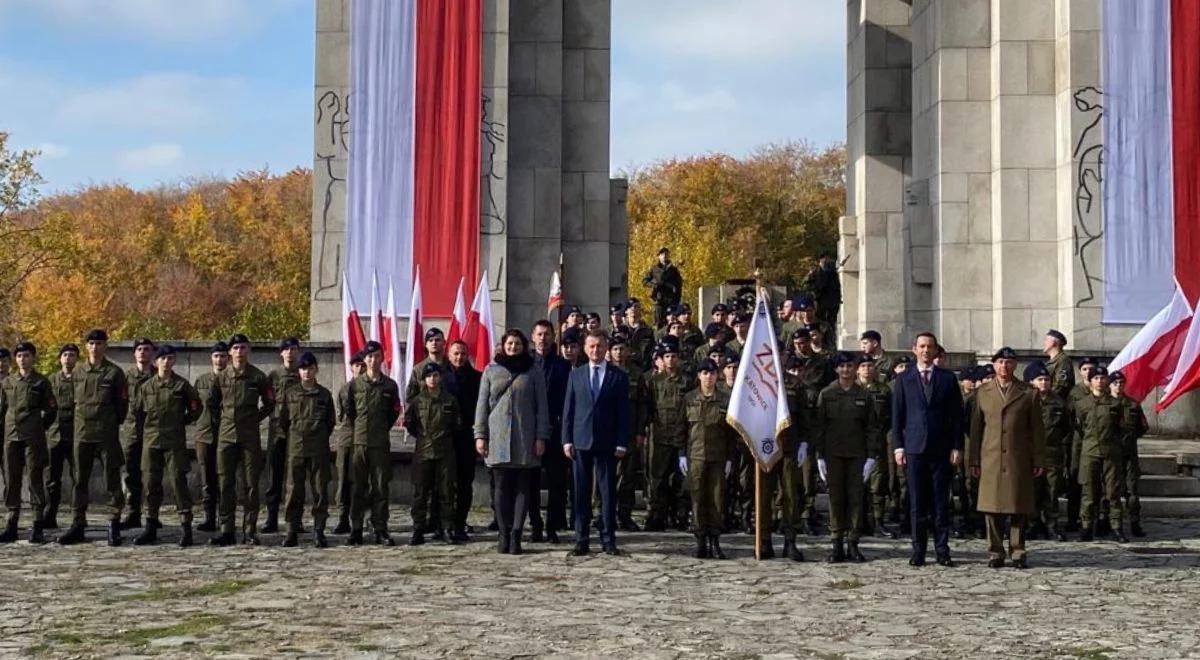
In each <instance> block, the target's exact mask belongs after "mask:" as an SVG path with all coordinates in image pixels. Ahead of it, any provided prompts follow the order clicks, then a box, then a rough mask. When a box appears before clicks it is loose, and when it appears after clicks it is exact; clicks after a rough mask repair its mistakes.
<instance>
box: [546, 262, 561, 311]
mask: <svg viewBox="0 0 1200 660" xmlns="http://www.w3.org/2000/svg"><path fill="white" fill-rule="evenodd" d="M562 304H563V292H562V279H561V278H560V277H559V275H558V271H557V270H556V271H554V274H553V275H551V276H550V295H549V296H547V297H546V316H550V315H551V314H553V313H554V310H556V309H558V308H559V307H562Z"/></svg>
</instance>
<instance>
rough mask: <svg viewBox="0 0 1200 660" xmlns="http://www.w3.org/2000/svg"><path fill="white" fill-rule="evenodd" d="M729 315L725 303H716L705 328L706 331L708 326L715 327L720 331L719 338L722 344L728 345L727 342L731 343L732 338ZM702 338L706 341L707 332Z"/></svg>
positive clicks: (727, 306)
mask: <svg viewBox="0 0 1200 660" xmlns="http://www.w3.org/2000/svg"><path fill="white" fill-rule="evenodd" d="M729 313H730V312H729V305H726V304H725V303H717V304H715V305H713V306H712V310H711V312H710V314H711V316H710V317H709V323H708V325H706V326H705V328H706V329H707V328H708V326H709V325H716V327H717V329H718V330H719V331H720V337H719V338H720V340H721V343H722V344H728V343H729V342H731V341H733V337H734V332H733V328H731V327H729ZM704 338H705V339H708V333H707V331H706V332H705V334H704Z"/></svg>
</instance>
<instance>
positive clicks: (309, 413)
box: [276, 382, 335, 458]
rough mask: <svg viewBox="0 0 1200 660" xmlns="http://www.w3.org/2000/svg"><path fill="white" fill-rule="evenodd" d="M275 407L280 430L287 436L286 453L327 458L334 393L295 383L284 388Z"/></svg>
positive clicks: (316, 386)
mask: <svg viewBox="0 0 1200 660" xmlns="http://www.w3.org/2000/svg"><path fill="white" fill-rule="evenodd" d="M276 410H278V411H279V414H278V416H277V417H278V419H279V429H280V431H281V432H282V433H283V434H284V436H285V437H286V438H287V443H288V456H295V457H297V458H319V457H325V458H328V457H329V436H330V435H331V434H333V428H334V424H335V422H334V415H335V412H334V406H333V395H332V394H331V393H330V392H329V390H328V389H327V388H325V387H323V386H321V385H315V386H313V387H307V386H305V385H304V384H303V383H300V382H297V383H296V384H294V385H292V386H290V387H288V388H287V390H286V391H284V393H283V398H282V399H280V401H279V407H278V408H276Z"/></svg>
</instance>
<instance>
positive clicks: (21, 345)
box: [13, 341, 37, 355]
mask: <svg viewBox="0 0 1200 660" xmlns="http://www.w3.org/2000/svg"><path fill="white" fill-rule="evenodd" d="M21 353H33V354H34V355H37V347H36V346H34V345H33V342H31V341H22V342H17V345H16V346H14V347H13V355H19V354H21Z"/></svg>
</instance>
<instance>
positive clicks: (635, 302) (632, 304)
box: [625, 298, 642, 309]
mask: <svg viewBox="0 0 1200 660" xmlns="http://www.w3.org/2000/svg"><path fill="white" fill-rule="evenodd" d="M641 306H642V301H640V300H638V299H637V298H630V299H629V300H626V301H625V309H629V308H630V307H641Z"/></svg>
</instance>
